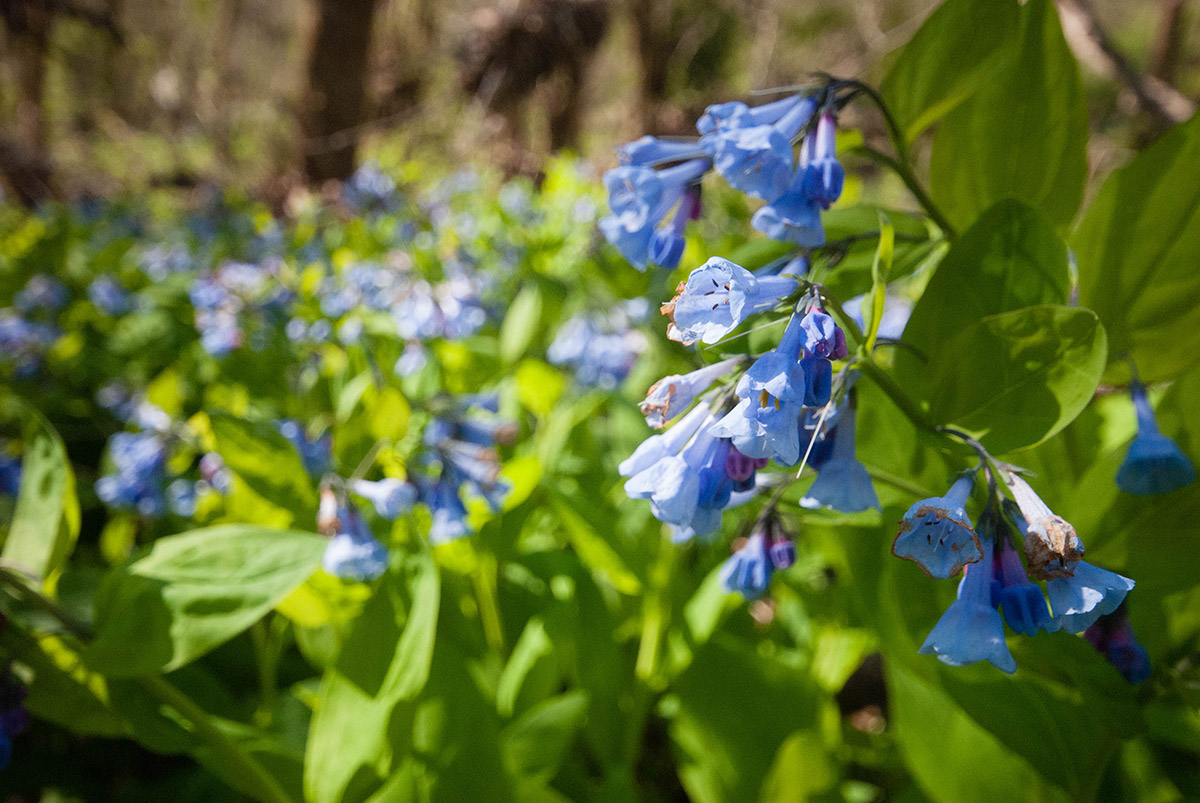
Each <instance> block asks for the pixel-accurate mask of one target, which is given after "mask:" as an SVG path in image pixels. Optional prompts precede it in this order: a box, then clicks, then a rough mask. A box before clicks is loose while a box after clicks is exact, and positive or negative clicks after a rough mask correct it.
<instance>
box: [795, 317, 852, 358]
mask: <svg viewBox="0 0 1200 803" xmlns="http://www.w3.org/2000/svg"><path fill="white" fill-rule="evenodd" d="M800 325H801V327H802V328H803V329H804V350H805V351H806V352H808V353H809V354H811V355H813V356H814V357H822V358H824V359H826V360H844V359H846V356H847V354H848V352H847V351H846V335H845V333H844V332H842V330H841V328H840V327H839V326H838V325H837V324H836V323H834V322H833V318H832V317H830V316H829V315H826V314H825V313H824V312H820V311H815V312H810V313H808V314H807V315H805V316H804V320H803V321H801V323H800Z"/></svg>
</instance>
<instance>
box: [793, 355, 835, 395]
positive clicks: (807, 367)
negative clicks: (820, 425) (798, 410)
mask: <svg viewBox="0 0 1200 803" xmlns="http://www.w3.org/2000/svg"><path fill="white" fill-rule="evenodd" d="M800 365H801V366H802V367H803V368H804V405H805V406H806V407H824V406H825V405H826V404H828V403H829V399H830V397H831V396H832V395H833V365H832V364H831V363H830V362H829V360H827V359H825V358H824V357H815V356H808V357H805V358H804V359H802V360H800Z"/></svg>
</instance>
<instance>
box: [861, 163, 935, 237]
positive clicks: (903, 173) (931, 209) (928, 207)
mask: <svg viewBox="0 0 1200 803" xmlns="http://www.w3.org/2000/svg"><path fill="white" fill-rule="evenodd" d="M854 151H855V152H857V153H860V154H862V155H863V156H866V157H867V158H868V159H870V160H872V161H874V162H878V163H879V164H881V165H883V166H884V167H887V168H888V169H890V170H891V171H892V172H894V173H895V174H896V175H897V176H899V177H900V180H901V181H903V182H904V186H905V187H907V188H908V191H909V192H911V193H912V195H913V197H914V198H916V199H917V203H919V204H920V205H921V208H922V209H924V210H925V214H927V215H929V217H930V218H931V219H932V220H933V222H934V223H936V224H937V225H938V228H940V229H941V230H942V231H943V232H944V233H945V234H946V236H947V237H953V236H954V226H953V225H952V224H951V223H950V221H949V220H948V219H947V218H946V216H945V215H944V214H942V210H941V209H939V208H938V205H937V204H936V203H934V201H933V198H931V197H930V196H929V193H927V192H926V191H925V188H924V187H922V186H921V182H920V181H918V180H917V176H916V174H915V173H913V171H912V168H911V167H909V165H908V164H907V163H906V162H901V161H899V160H897V159H895V158H893V157H891V156H888V155H887V154H886V153H884V152H882V151H879V150H876V149H875V148H872V147H871V146H870V145H859V146H858V147H856V148H854Z"/></svg>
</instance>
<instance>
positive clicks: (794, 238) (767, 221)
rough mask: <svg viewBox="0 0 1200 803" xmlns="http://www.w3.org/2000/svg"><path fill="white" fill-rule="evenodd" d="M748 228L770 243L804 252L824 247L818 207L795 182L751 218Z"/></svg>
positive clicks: (799, 183)
mask: <svg viewBox="0 0 1200 803" xmlns="http://www.w3.org/2000/svg"><path fill="white" fill-rule="evenodd" d="M750 225H751V226H753V227H754V228H755V229H757V230H758V231H761V232H762V233H763V234H765V235H767V236H768V237H770V238H771V239H773V240H780V241H781V242H789V243H796V244H797V245H801V246H804V247H805V248H820V247H821V246H822V245H825V227H824V225H823V224H822V223H821V208H820V205H819V204H818V203H817V202H816V201H814V200H813V199H812V198H810V197H808V195H807V194H805V192H804V188H803V186H802V185H801V182H799V181H794V182H793V183H792V185H791V187H789V188H788V190H787V192H785V193H784V194H783V195H781V196H779V197H778V198H776V199H775V200H773V201H771V202H770V203H768V204H765V205H763V206H762V207H761V208H759V210H758V211H757V212H755V213H754V216H753V217H751V218H750Z"/></svg>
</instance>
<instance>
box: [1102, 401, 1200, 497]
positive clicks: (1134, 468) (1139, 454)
mask: <svg viewBox="0 0 1200 803" xmlns="http://www.w3.org/2000/svg"><path fill="white" fill-rule="evenodd" d="M1129 391H1130V393H1131V394H1132V396H1133V404H1134V407H1135V408H1136V410H1137V424H1138V431H1137V436H1136V437H1134V439H1133V443H1131V444H1130V445H1129V451H1128V452H1127V453H1126V455H1125V460H1124V462H1122V463H1121V467H1120V468H1119V469H1118V470H1117V487H1119V488H1120V489H1121V490H1122V491H1124V492H1125V493H1130V494H1138V495H1141V496H1147V495H1150V494H1165V493H1170V492H1171V491H1175V490H1178V489H1180V488H1182V487H1184V486H1185V485H1190V484H1191V483H1192V482H1194V481H1195V479H1196V469H1195V467H1194V466H1193V465H1192V461H1191V460H1189V459H1188V457H1187V455H1185V454H1184V453H1183V450H1182V449H1180V448H1179V446H1178V445H1176V443H1175V441H1173V440H1171V439H1170V438H1168V437H1167V436H1166V435H1164V434H1162V432H1160V431H1159V429H1158V421H1157V420H1156V419H1155V417H1154V408H1153V407H1151V406H1150V400H1149V399H1147V398H1146V389H1145V388H1144V387H1143V386H1142V384H1141V383H1140V382H1134V383H1133V385H1132V386H1131V387H1130V389H1129Z"/></svg>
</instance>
